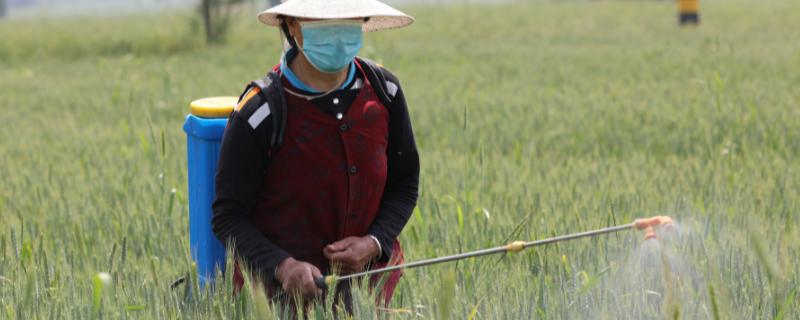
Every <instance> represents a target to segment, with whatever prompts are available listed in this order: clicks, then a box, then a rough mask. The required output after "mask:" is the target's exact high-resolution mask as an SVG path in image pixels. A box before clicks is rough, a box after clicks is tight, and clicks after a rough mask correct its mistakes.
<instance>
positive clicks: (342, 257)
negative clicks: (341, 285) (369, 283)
mask: <svg viewBox="0 0 800 320" xmlns="http://www.w3.org/2000/svg"><path fill="white" fill-rule="evenodd" d="M322 253H323V254H325V258H327V259H328V260H330V261H331V264H338V265H339V266H340V267H341V272H342V273H345V274H348V273H354V272H359V271H363V270H364V268H365V267H366V266H367V264H368V263H369V262H370V261H371V260H372V259H373V258H375V257H377V256H378V255H379V254H380V252H379V248H378V244H376V243H375V241H374V240H372V238H371V237H370V236H364V237H347V238H344V239H342V240H339V241H336V242H334V243H331V244H329V245H327V246H325V248H323V249H322Z"/></svg>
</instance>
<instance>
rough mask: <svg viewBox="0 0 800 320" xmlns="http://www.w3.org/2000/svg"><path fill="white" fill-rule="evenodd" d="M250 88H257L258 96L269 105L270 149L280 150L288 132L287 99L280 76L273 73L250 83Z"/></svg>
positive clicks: (268, 139)
mask: <svg viewBox="0 0 800 320" xmlns="http://www.w3.org/2000/svg"><path fill="white" fill-rule="evenodd" d="M248 87H257V88H258V89H259V92H258V94H259V95H260V96H261V98H262V99H264V101H266V102H267V103H268V104H269V108H270V112H271V115H272V117H271V119H272V126H271V129H272V130H271V132H267V134H268V137H267V141H268V145H269V148H270V149H277V148H280V147H281V145H283V134H284V131H285V130H286V97H284V95H283V85H282V84H281V80H280V76H279V75H278V74H277V73H276V72H274V71H271V72H270V73H268V74H267V75H266V76H265V77H264V78H263V79H258V80H254V81H252V82H250V84H249V85H248ZM240 99H241V98H240Z"/></svg>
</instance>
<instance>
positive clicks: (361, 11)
mask: <svg viewBox="0 0 800 320" xmlns="http://www.w3.org/2000/svg"><path fill="white" fill-rule="evenodd" d="M281 16H286V17H295V18H309V19H355V18H369V20H368V21H367V22H365V23H364V26H363V27H362V30H364V32H370V31H377V30H384V29H392V28H401V27H405V26H407V25H409V24H411V23H412V22H414V18H412V17H411V16H409V15H407V14H405V13H402V12H400V11H399V10H397V9H395V8H392V7H390V6H388V5H386V4H384V3H383V2H380V1H377V0H287V1H285V2H284V3H281V4H279V5H277V6H274V7H272V8H269V9H267V10H266V11H264V12H261V13H259V14H258V20H259V21H261V22H263V23H264V24H266V25H270V26H275V27H277V26H280V23H281V21H280V19H279V17H281Z"/></svg>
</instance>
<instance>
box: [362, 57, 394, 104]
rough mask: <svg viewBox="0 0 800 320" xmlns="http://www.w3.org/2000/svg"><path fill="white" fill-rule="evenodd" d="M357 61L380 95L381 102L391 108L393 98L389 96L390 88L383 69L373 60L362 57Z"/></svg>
mask: <svg viewBox="0 0 800 320" xmlns="http://www.w3.org/2000/svg"><path fill="white" fill-rule="evenodd" d="M356 59H358V62H359V64H360V65H361V67H362V68H363V69H364V73H365V74H366V75H367V80H369V83H370V84H372V88H373V89H375V92H376V93H377V94H378V98H379V99H380V100H381V102H382V103H383V105H385V106H386V107H387V108H389V107H391V106H392V97H391V96H390V95H389V88H388V87H387V86H388V84H387V80H386V77H385V76H384V75H383V72H384V71H383V68H382V67H381V66H379V65H378V64H377V63H375V62H373V61H372V60H369V59H366V58H362V57H356ZM395 85H397V84H395Z"/></svg>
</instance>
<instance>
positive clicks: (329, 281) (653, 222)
mask: <svg viewBox="0 0 800 320" xmlns="http://www.w3.org/2000/svg"><path fill="white" fill-rule="evenodd" d="M659 227H663V228H670V227H672V218H670V217H668V216H655V217H650V218H643V219H636V220H634V221H633V222H631V223H629V224H624V225H619V226H613V227H607V228H602V229H597V230H591V231H584V232H578V233H573V234H568V235H563V236H557V237H553V238H548V239H541V240H535V241H513V242H510V243H509V244H507V245H504V246H499V247H494V248H488V249H482V250H477V251H471V252H464V253H459V254H454V255H449V256H444V257H438V258H431V259H426V260H420V261H415V262H409V263H404V264H399V265H395V266H389V267H385V268H380V269H373V270H367V271H363V272H358V273H353V274H349V275H345V276H336V275H329V276H324V277H318V278H316V279H314V283H315V284H316V285H317V287H318V288H320V289H327V288H328V287H332V286H334V285H335V284H336V283H337V282H339V281H344V280H349V279H354V278H360V277H366V276H370V275H374V274H380V273H385V272H390V271H394V270H398V269H411V268H417V267H422V266H429V265H433V264H439V263H443V262H448V261H456V260H463V259H467V258H472V257H480V256H486V255H491V254H496V253H504V252H520V251H522V250H525V249H527V248H530V247H535V246H541V245H546V244H551V243H556V242H561V241H567V240H572V239H578V238H585V237H594V236H598V235H601V234H606V233H613V232H618V231H622V230H628V229H636V230H642V231H644V238H645V239H646V240H649V239H655V238H657V235H656V228H659Z"/></svg>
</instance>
